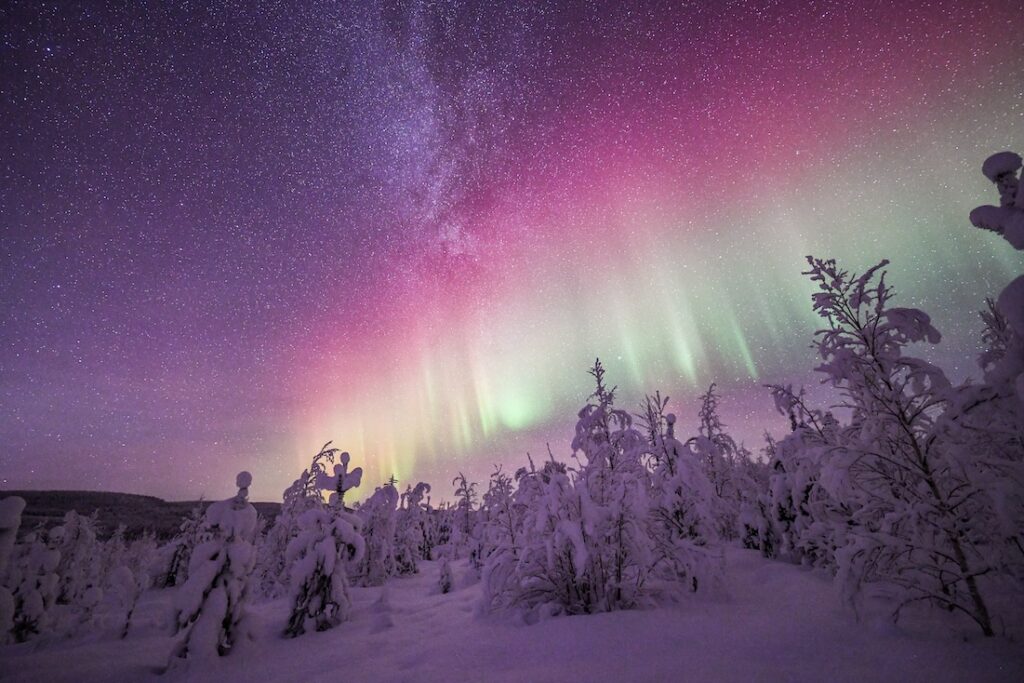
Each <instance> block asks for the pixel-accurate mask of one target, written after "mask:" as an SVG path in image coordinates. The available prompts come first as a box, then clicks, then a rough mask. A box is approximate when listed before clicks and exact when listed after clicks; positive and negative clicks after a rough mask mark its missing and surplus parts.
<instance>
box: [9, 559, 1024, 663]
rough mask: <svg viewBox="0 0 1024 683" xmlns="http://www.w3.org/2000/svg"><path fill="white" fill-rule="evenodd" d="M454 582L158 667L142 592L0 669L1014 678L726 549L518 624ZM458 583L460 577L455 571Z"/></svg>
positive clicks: (824, 580)
mask: <svg viewBox="0 0 1024 683" xmlns="http://www.w3.org/2000/svg"><path fill="white" fill-rule="evenodd" d="M454 568H455V573H456V588H455V590H454V591H453V592H452V593H451V594H448V595H441V594H439V593H438V591H437V588H436V586H437V577H438V572H439V570H440V564H439V563H437V562H423V563H422V564H421V572H420V574H418V575H416V576H414V577H411V578H397V579H392V580H391V581H389V582H388V584H387V586H386V587H385V588H383V589H382V588H354V589H352V592H353V601H354V611H353V617H352V619H351V620H350V621H348V622H346V623H344V624H342V625H340V626H339V627H337V628H335V629H333V630H330V631H325V632H322V633H310V634H306V635H303V636H301V637H299V638H295V639H285V638H282V637H281V636H280V633H281V631H282V630H283V629H284V625H285V620H286V618H287V603H286V602H285V601H275V602H270V603H264V604H261V605H257V606H256V607H255V608H254V620H253V621H254V624H255V628H254V640H253V641H252V642H248V643H245V644H244V645H242V646H240V647H239V648H238V649H237V650H236V651H234V652H233V653H232V654H231V656H229V657H224V658H215V659H213V660H202V661H190V662H188V664H187V665H186V666H185V667H183V668H180V669H175V670H172V671H170V672H168V673H166V674H163V675H159V674H158V673H157V672H158V671H159V669H160V668H161V667H162V666H163V665H165V664H166V662H167V654H168V652H169V651H170V648H171V638H170V636H169V635H168V634H167V631H166V629H164V628H162V626H161V624H162V623H166V622H167V621H168V620H169V619H168V611H169V609H170V596H171V593H172V592H173V589H172V590H165V591H151V592H150V593H149V594H148V595H147V596H146V598H145V599H144V600H145V601H144V603H143V604H142V605H141V606H140V614H139V617H138V621H137V622H136V623H137V624H138V626H137V627H136V628H134V629H133V631H132V633H131V634H130V635H129V636H128V638H127V640H124V641H121V640H117V639H116V638H115V637H114V636H113V635H112V634H104V633H102V632H95V633H93V634H91V635H89V636H85V637H81V638H76V639H72V640H64V641H58V642H54V641H49V642H45V641H38V640H37V641H33V642H29V643H26V644H22V645H11V646H5V647H3V648H0V680H5V681H8V680H9V681H25V682H32V683H37V682H39V681H48V682H50V681H52V682H57V681H68V682H69V683H70V682H75V683H86V682H88V681H143V680H175V681H176V680H188V681H218V682H221V683H223V682H224V681H303V682H304V683H309V682H310V681H319V680H323V681H346V682H351V681H389V682H391V681H396V682H397V681H415V682H416V683H427V682H429V681H559V682H564V681H681V680H693V681H709V680H715V681H723V680H725V681H731V680H736V681H741V680H742V681H750V680H763V681H825V680H828V681H876V680H891V681H1020V680H1024V645H1021V643H1019V642H1015V641H1013V640H1012V639H1009V638H1007V637H997V638H990V639H985V638H982V637H980V635H978V634H976V631H977V628H976V627H975V626H973V625H972V624H968V623H958V622H956V621H955V620H953V619H951V618H949V617H948V616H946V615H944V614H939V613H937V612H935V611H921V612H918V613H910V614H908V615H906V617H905V618H904V620H901V622H900V624H899V625H898V626H893V625H892V624H891V623H890V622H889V621H888V620H886V619H884V618H881V617H880V616H879V615H862V616H861V619H860V621H858V620H857V618H856V616H855V615H854V613H853V612H852V611H850V610H849V609H847V608H844V607H843V606H842V605H841V604H840V603H839V600H838V598H837V597H836V594H835V591H834V590H833V588H832V584H831V581H830V580H829V578H828V576H827V575H825V574H822V573H819V572H816V571H811V570H807V569H803V568H800V567H796V566H793V565H789V564H786V563H783V562H778V561H769V560H765V559H762V558H761V557H760V556H759V555H758V554H757V553H756V552H754V551H749V550H740V549H730V550H729V551H728V554H727V573H726V582H725V585H724V587H723V590H721V591H719V593H718V594H717V595H713V596H707V597H704V596H697V595H695V596H692V597H691V598H688V599H687V600H685V601H684V602H682V603H680V604H678V605H674V606H670V607H661V608H658V609H648V610H634V611H624V612H615V613H608V614H599V615H592V616H573V617H556V618H552V619H548V620H544V621H541V622H539V623H536V624H532V625H526V624H522V623H517V622H516V620H515V619H514V618H512V617H510V616H509V615H507V614H504V615H503V614H496V615H488V616H481V615H479V614H478V611H477V606H478V604H479V598H480V584H479V583H473V582H471V581H467V578H466V577H467V568H466V566H465V564H464V563H458V564H456V565H455V567H454ZM467 583H468V584H469V585H467Z"/></svg>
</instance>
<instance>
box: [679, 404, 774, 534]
mask: <svg viewBox="0 0 1024 683" xmlns="http://www.w3.org/2000/svg"><path fill="white" fill-rule="evenodd" d="M686 445H687V447H688V448H689V449H690V450H691V451H692V452H693V454H694V456H695V457H696V458H697V460H698V462H699V463H700V465H701V467H702V469H703V470H704V473H705V475H707V478H708V481H709V482H710V483H711V488H712V491H713V493H714V495H713V497H712V498H711V502H712V509H713V511H714V515H715V522H716V525H717V533H718V535H719V536H720V537H721V538H724V539H726V540H736V539H738V538H740V537H741V535H742V531H743V530H742V525H741V524H740V521H739V517H740V513H741V511H742V510H743V508H744V507H746V506H749V505H751V504H752V503H753V502H754V501H755V499H756V496H757V492H758V480H759V479H761V478H762V476H761V474H762V473H761V472H760V471H759V468H758V465H757V463H755V462H754V459H753V456H752V455H751V453H750V451H748V450H747V449H746V448H745V447H743V446H742V445H741V444H738V443H736V441H735V440H734V439H733V438H732V436H730V435H729V433H728V432H727V431H726V430H725V425H724V424H723V423H722V420H721V418H720V417H719V415H718V395H717V394H715V385H714V384H712V385H711V386H710V387H709V388H708V390H707V393H705V394H704V395H703V396H702V397H701V409H700V428H699V433H698V435H697V436H695V437H693V438H691V439H690V440H689V441H687V443H686Z"/></svg>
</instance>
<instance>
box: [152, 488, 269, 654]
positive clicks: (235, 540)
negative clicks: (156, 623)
mask: <svg viewBox="0 0 1024 683" xmlns="http://www.w3.org/2000/svg"><path fill="white" fill-rule="evenodd" d="M251 483H252V476H251V475H250V474H249V473H248V472H241V473H239V475H238V477H237V478H236V484H237V485H238V494H237V495H236V496H234V497H233V498H229V499H227V500H223V501H218V502H215V503H213V504H212V505H210V507H209V508H207V510H206V514H205V516H204V517H203V532H202V536H203V540H202V542H201V543H200V544H199V545H198V546H196V548H195V550H194V551H193V552H192V557H191V559H190V561H189V569H188V574H189V576H188V581H186V582H185V585H184V586H182V588H181V591H180V592H179V593H178V594H177V595H176V596H175V606H176V608H177V614H176V618H175V622H176V625H177V633H178V634H179V637H178V641H177V643H176V645H175V647H174V649H173V651H172V653H171V657H172V661H173V660H174V658H191V657H206V656H212V655H227V654H229V653H230V652H231V650H232V648H234V647H235V646H236V645H237V644H238V643H239V642H240V641H241V639H242V637H243V636H244V635H245V624H244V618H245V608H246V603H247V602H248V600H249V577H250V574H251V573H252V570H253V566H254V564H255V559H256V557H255V548H254V546H253V541H254V536H255V533H256V523H257V514H256V508H254V507H253V506H252V505H251V504H249V501H248V497H249V486H250V484H251Z"/></svg>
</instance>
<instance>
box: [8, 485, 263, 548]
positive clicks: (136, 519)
mask: <svg viewBox="0 0 1024 683" xmlns="http://www.w3.org/2000/svg"><path fill="white" fill-rule="evenodd" d="M7 496H20V497H21V498H24V499H25V512H24V513H23V514H22V516H21V528H20V530H19V532H18V535H19V536H21V535H23V534H25V533H26V532H28V531H31V530H32V529H35V528H36V527H38V526H40V525H42V526H43V527H45V528H47V529H49V528H50V527H53V526H56V525H57V524H60V522H61V520H62V519H63V518H64V514H65V513H67V512H68V511H69V510H75V511H77V512H78V513H80V514H83V515H91V514H93V513H94V512H96V513H97V520H98V522H99V526H100V533H101V535H102V536H104V537H105V536H109V535H110V534H111V533H112V532H113V531H114V529H116V528H117V526H118V525H119V524H124V525H125V527H126V533H127V535H128V537H129V538H135V537H138V536H140V535H142V534H143V533H144V532H146V531H153V532H154V533H155V534H156V535H157V538H161V539H164V538H170V537H171V536H173V535H174V534H175V533H176V532H177V531H178V526H179V525H180V524H181V520H182V519H183V518H184V517H186V516H187V515H188V513H189V511H191V510H192V508H194V507H195V506H196V505H197V504H199V501H166V500H161V499H160V498H155V497H153V496H138V495H135V494H132V493H112V492H107V491H0V498H6V497H7ZM210 502H212V501H202V505H203V506H204V507H205V506H206V505H209V504H210ZM253 505H254V506H255V507H256V510H257V512H259V513H260V516H261V517H264V518H266V519H267V521H268V522H271V521H273V520H274V518H276V517H277V515H278V513H279V512H280V511H281V504H280V503H253Z"/></svg>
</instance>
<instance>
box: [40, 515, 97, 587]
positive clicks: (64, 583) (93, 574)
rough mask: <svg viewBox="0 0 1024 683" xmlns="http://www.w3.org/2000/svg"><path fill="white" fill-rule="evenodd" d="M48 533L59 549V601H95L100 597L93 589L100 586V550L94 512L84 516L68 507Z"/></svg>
mask: <svg viewBox="0 0 1024 683" xmlns="http://www.w3.org/2000/svg"><path fill="white" fill-rule="evenodd" d="M50 536H51V538H52V539H55V540H58V545H57V550H59V551H60V563H59V564H58V565H57V576H59V577H60V589H59V593H58V597H57V600H58V602H60V603H62V604H71V605H74V606H83V605H84V603H90V604H95V603H96V602H98V599H99V598H100V597H102V594H100V595H99V596H97V594H96V592H97V591H99V590H101V589H100V586H101V584H102V578H101V577H102V572H103V551H102V545H101V544H100V542H99V541H98V540H97V539H96V516H95V515H93V516H91V517H86V516H85V515H80V514H78V513H77V512H75V511H74V510H71V511H69V512H67V513H66V514H65V515H64V519H63V521H62V523H61V524H60V525H59V526H56V527H54V528H53V529H51V530H50Z"/></svg>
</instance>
